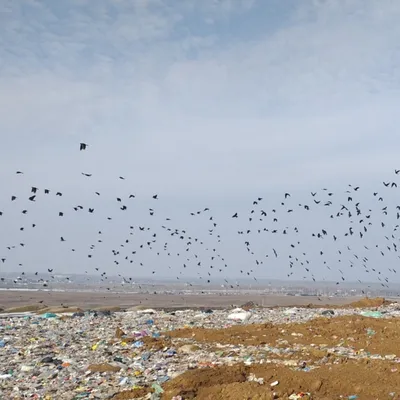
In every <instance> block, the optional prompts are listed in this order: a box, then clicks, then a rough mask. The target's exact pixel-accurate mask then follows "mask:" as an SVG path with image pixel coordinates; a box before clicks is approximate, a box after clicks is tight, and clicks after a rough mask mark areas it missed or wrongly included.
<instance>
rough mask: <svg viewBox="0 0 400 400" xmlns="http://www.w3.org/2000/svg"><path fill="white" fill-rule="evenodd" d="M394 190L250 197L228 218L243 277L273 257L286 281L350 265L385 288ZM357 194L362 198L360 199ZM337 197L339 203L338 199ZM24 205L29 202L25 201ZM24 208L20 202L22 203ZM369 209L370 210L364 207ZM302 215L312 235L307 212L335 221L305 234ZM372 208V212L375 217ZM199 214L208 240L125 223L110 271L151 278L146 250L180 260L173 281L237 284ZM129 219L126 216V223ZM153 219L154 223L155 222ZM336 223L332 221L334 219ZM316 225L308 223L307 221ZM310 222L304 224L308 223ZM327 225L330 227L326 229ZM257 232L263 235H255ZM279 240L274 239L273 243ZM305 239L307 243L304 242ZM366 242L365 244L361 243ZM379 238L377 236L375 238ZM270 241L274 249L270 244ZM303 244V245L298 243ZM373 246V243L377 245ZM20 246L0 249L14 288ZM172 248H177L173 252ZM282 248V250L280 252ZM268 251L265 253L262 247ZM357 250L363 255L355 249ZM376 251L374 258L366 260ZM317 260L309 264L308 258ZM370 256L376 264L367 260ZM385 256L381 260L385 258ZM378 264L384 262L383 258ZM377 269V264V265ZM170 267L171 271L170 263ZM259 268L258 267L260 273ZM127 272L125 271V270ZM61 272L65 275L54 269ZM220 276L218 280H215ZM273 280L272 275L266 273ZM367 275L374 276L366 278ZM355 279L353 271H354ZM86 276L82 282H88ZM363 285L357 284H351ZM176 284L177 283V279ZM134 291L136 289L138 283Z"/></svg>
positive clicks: (212, 227)
mask: <svg viewBox="0 0 400 400" xmlns="http://www.w3.org/2000/svg"><path fill="white" fill-rule="evenodd" d="M88 147H89V145H88V144H86V143H80V145H79V149H80V151H86V150H87V149H88ZM16 174H17V175H23V174H24V173H23V171H17V172H16ZM399 174H400V170H395V171H394V177H396V176H397V175H399ZM82 175H83V176H84V177H85V178H90V177H91V176H92V174H91V173H87V172H82ZM118 179H119V180H121V181H124V180H125V177H124V176H119V177H118ZM395 188H397V183H396V181H394V180H390V181H384V182H383V184H382V190H379V191H375V192H373V193H370V196H371V202H370V203H368V204H369V205H368V206H365V205H363V204H362V200H364V198H365V196H359V193H360V187H359V186H353V185H348V186H347V188H346V190H345V191H344V197H343V196H342V197H340V198H339V197H338V195H337V193H334V192H332V191H330V190H329V189H327V188H323V189H321V190H319V191H315V192H311V193H310V195H309V198H308V200H307V201H306V202H304V201H303V202H302V203H297V202H295V201H294V199H293V198H292V195H291V193H289V192H286V193H284V194H283V195H282V198H281V202H280V204H278V205H277V206H275V207H274V208H269V207H267V204H266V203H267V202H266V201H265V200H264V199H263V197H256V198H255V199H254V200H253V201H252V205H251V208H250V210H248V211H246V212H244V211H237V212H234V213H233V214H232V215H229V216H228V218H229V220H230V223H231V224H232V226H233V229H234V230H235V232H234V235H235V236H237V238H238V239H239V243H240V244H241V245H242V246H243V249H244V251H245V253H246V254H247V255H248V256H250V258H247V259H246V262H243V267H242V268H241V269H239V271H240V274H241V275H242V276H243V277H245V278H246V279H253V280H254V281H257V275H260V273H261V272H262V271H264V273H263V274H264V275H265V268H268V267H271V266H272V268H274V267H273V266H274V265H278V264H276V261H277V260H278V259H279V267H275V268H279V269H281V266H285V268H286V269H287V273H286V276H287V278H291V277H292V276H296V274H295V271H301V274H302V278H303V279H306V280H313V281H317V280H318V278H317V277H316V275H315V268H318V271H320V270H321V269H326V270H329V271H331V272H332V271H334V272H335V273H336V276H337V277H338V279H337V280H336V284H337V285H339V284H340V282H343V281H345V280H346V274H347V273H348V272H349V270H350V269H355V268H356V267H357V268H358V267H359V268H361V269H362V272H363V273H367V274H370V276H371V279H369V281H371V280H373V279H376V280H377V281H378V282H379V283H380V285H381V286H382V287H383V288H389V283H390V281H391V279H392V278H391V274H397V270H396V269H395V268H393V266H395V265H396V262H393V265H391V264H390V263H388V266H387V267H386V268H385V269H382V268H380V266H379V265H377V263H378V261H377V259H376V254H378V255H379V256H380V257H385V256H388V255H390V256H393V257H395V259H396V260H397V258H400V253H398V241H399V237H398V235H397V231H398V229H399V224H397V222H398V220H399V219H400V205H394V206H391V205H390V204H389V203H390V202H386V194H387V192H385V191H386V190H392V189H395ZM42 194H43V195H44V196H51V195H53V194H54V195H55V196H56V197H62V196H63V192H61V191H57V190H55V191H54V190H52V189H50V188H38V187H36V186H31V187H30V193H29V195H28V196H27V199H20V198H19V196H17V195H15V194H12V195H11V197H10V200H11V202H13V203H14V202H15V203H18V202H19V201H20V200H25V201H26V200H27V201H28V202H29V203H35V202H37V201H39V200H40V199H41V195H42ZM94 195H95V196H101V193H100V192H98V191H95V192H94ZM359 197H362V198H361V199H360V198H359ZM135 198H136V195H135V194H133V193H131V194H129V195H128V196H116V197H115V202H116V204H117V205H118V207H119V210H120V211H121V212H126V211H127V210H128V209H129V207H130V203H129V202H131V201H134V199H135ZM337 199H339V201H337ZM149 201H151V202H153V204H152V205H151V207H149V208H148V210H147V212H148V216H149V217H153V219H154V217H155V215H156V213H157V205H158V201H159V196H158V194H156V193H154V194H153V195H152V197H151V199H149ZM29 203H28V204H29ZM24 204H25V203H24ZM371 204H372V206H371ZM70 211H71V212H72V211H73V212H76V213H79V212H85V211H86V212H88V213H89V214H93V213H95V207H93V206H91V207H85V206H83V205H82V204H76V205H73V206H71V210H70ZM299 211H301V213H302V218H303V219H304V220H305V221H306V228H308V230H310V229H311V230H312V229H313V228H312V224H308V222H309V221H310V219H311V216H312V213H313V212H319V214H318V215H319V217H317V220H318V221H319V220H322V218H324V217H328V218H329V220H330V221H335V222H336V225H332V224H331V225H329V224H325V227H324V228H318V229H315V230H314V231H311V232H306V231H307V229H304V230H302V229H301V227H300V226H299V224H298V223H297V222H298V220H296V219H294V218H293V217H291V216H292V215H293V214H296V213H299ZM377 211H378V213H377ZM30 212H31V210H30V209H29V207H25V208H23V209H22V210H21V213H22V214H24V215H26V214H28V213H30ZM67 212H68V211H65V210H60V211H58V217H60V218H63V217H65V215H66V213H67ZM4 215H5V211H4V210H1V209H0V225H1V217H3V216H4ZM189 217H190V218H192V217H203V218H204V221H206V225H207V228H206V229H207V231H206V232H205V233H206V234H207V239H206V238H204V237H200V236H201V235H199V234H198V233H196V234H194V233H193V232H191V231H190V230H189V229H188V228H177V227H176V226H174V220H173V218H170V217H167V218H162V221H160V225H157V224H156V226H154V225H155V224H154V221H153V223H152V224H148V226H146V224H142V225H140V224H139V225H135V224H132V223H130V222H126V225H127V235H126V237H125V238H124V240H123V242H122V243H119V244H118V245H115V246H113V248H110V249H105V251H107V252H108V253H109V254H110V257H112V263H113V265H114V266H113V268H112V269H113V270H114V271H117V274H118V275H119V278H120V280H121V284H123V285H126V284H134V283H135V277H134V276H133V277H132V276H131V277H128V276H127V275H126V274H124V273H119V272H118V268H119V267H120V266H121V265H124V266H125V265H126V264H128V265H130V266H131V267H132V268H131V269H134V268H133V267H138V268H141V269H146V271H147V274H148V275H150V276H152V275H155V274H156V270H154V269H149V268H148V265H145V263H144V262H143V260H142V259H141V258H140V255H141V254H142V252H143V251H145V250H146V251H150V252H152V253H154V254H155V255H156V257H160V256H163V257H165V259H166V260H168V262H167V264H168V265H167V268H168V269H169V270H170V271H168V269H167V273H168V274H170V275H171V274H172V272H173V271H177V269H178V266H177V265H175V263H179V266H180V267H181V270H180V272H179V273H178V275H177V276H176V279H177V281H178V282H182V281H183V280H184V271H185V270H186V271H187V270H188V269H189V267H190V268H192V269H194V271H195V273H196V274H197V275H198V279H199V280H200V283H201V282H202V283H203V284H213V283H214V282H213V279H214V278H216V277H218V279H220V278H221V280H222V279H223V282H224V283H223V286H224V287H226V288H231V289H233V288H236V287H239V286H240V285H239V283H238V282H237V281H236V282H234V281H235V279H234V278H233V279H232V278H229V275H232V272H231V270H230V268H229V265H230V263H229V262H228V261H227V259H226V258H225V257H224V255H223V247H224V246H223V244H224V243H223V242H224V240H223V237H222V236H224V235H223V233H222V232H223V229H221V226H220V223H219V222H218V221H217V218H216V217H215V215H213V213H212V212H211V210H210V208H209V207H203V208H201V209H200V210H197V211H193V212H191V213H190V216H188V218H189ZM106 218H107V220H108V221H113V216H112V215H109V216H107V217H106ZM128 219H129V218H127V220H128ZM157 221H158V220H157ZM338 221H339V222H338ZM314 222H315V221H314ZM308 225H309V226H308ZM36 226H37V225H36V223H32V224H31V225H30V228H31V229H35V228H36ZM327 226H330V228H329V227H327ZM27 228H28V227H27V226H21V227H20V228H19V230H20V231H21V232H23V231H25V230H26V229H27ZM103 234H104V229H99V230H98V231H97V237H96V242H95V243H92V244H90V246H89V248H88V249H87V252H86V256H87V259H92V258H93V256H94V254H95V253H94V251H95V249H97V248H98V247H99V246H103V247H104V246H105V242H104V241H103V236H104V235H103ZM262 235H268V236H266V237H265V236H264V238H262ZM278 236H279V239H276V238H277V237H278ZM306 237H307V239H306ZM368 237H369V242H367V239H368ZM377 238H379V239H377ZM310 239H311V240H312V241H316V243H317V245H318V251H317V252H316V254H313V255H311V254H310V251H309V250H307V248H308V247H309V246H308V247H307V245H306V244H307V243H309V241H310ZM58 240H59V242H61V243H62V244H63V246H67V247H66V249H67V250H68V251H71V252H76V251H77V249H76V248H75V247H71V248H68V243H69V239H68V237H66V236H65V235H61V236H60V237H59V239H58ZM274 240H276V241H277V242H278V244H279V246H280V247H281V248H278V247H279V246H275V245H274ZM304 242H305V243H306V244H304ZM376 242H378V244H376ZM25 246H26V243H25V242H24V241H21V242H19V243H14V244H12V245H7V246H5V247H4V248H1V247H0V266H1V265H4V266H5V267H6V269H7V270H8V271H12V272H18V274H19V276H18V278H17V279H14V281H13V283H14V284H16V285H18V284H20V283H21V282H22V281H23V280H24V275H25V274H26V272H25V271H24V270H23V269H24V265H23V263H18V264H17V265H8V263H9V254H8V253H9V252H13V251H14V252H15V251H16V250H19V249H22V248H24V247H25ZM176 247H178V250H176ZM282 247H283V248H282ZM267 248H268V249H269V250H268V251H266V249H267ZM360 250H362V251H361V252H360ZM372 254H375V256H372ZM315 257H316V260H315V259H314V258H315ZM374 257H375V259H374ZM386 258H387V257H386ZM383 260H385V259H383ZM379 263H380V264H382V262H381V261H379ZM171 265H172V266H171ZM103 267H104V268H103V269H106V270H105V271H101V269H102V267H100V266H96V265H94V266H93V270H91V271H90V270H89V269H87V270H85V273H86V274H88V276H89V274H98V275H99V279H100V281H101V282H103V283H104V285H105V286H104V288H106V289H107V290H112V286H111V285H108V284H107V282H109V276H108V274H109V272H107V271H111V268H110V266H108V267H106V266H105V265H103ZM261 268H264V269H263V270H262V269H261ZM125 269H126V268H125ZM0 271H1V269H0ZM47 273H48V274H46V277H41V274H42V271H35V272H34V275H35V276H36V277H37V283H39V284H40V285H41V286H43V287H48V286H49V284H50V283H51V282H52V280H54V279H55V274H56V273H57V271H55V270H54V267H52V268H48V269H47ZM60 273H65V271H60ZM221 274H222V275H221ZM271 275H274V272H273V271H272V272H271ZM372 275H373V277H372ZM354 276H359V277H360V273H357V272H356V273H355V274H353V277H354ZM88 279H89V278H88ZM6 280H7V279H6V278H5V277H1V281H3V282H5V281H6ZM65 280H66V281H68V282H70V281H71V278H70V277H68V276H67V277H65ZM358 281H359V282H360V283H362V280H361V279H358ZM182 283H183V282H182ZM185 284H187V285H188V286H193V285H194V283H192V282H185ZM139 287H140V286H139Z"/></svg>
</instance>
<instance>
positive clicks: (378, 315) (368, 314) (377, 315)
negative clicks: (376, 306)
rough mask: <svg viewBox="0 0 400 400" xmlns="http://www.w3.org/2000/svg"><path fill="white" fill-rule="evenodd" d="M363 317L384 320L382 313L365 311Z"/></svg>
mask: <svg viewBox="0 0 400 400" xmlns="http://www.w3.org/2000/svg"><path fill="white" fill-rule="evenodd" d="M361 315H362V316H363V317H371V318H382V315H383V314H382V313H381V312H380V311H363V312H362V313H361Z"/></svg>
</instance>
